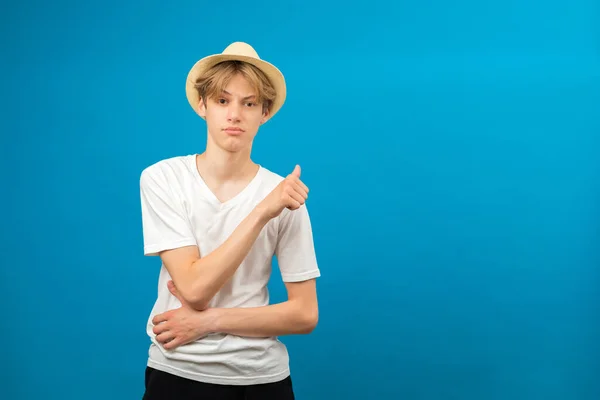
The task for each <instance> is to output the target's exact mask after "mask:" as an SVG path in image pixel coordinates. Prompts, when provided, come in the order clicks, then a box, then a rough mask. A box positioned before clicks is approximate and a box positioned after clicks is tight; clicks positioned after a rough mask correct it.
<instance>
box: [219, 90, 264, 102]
mask: <svg viewBox="0 0 600 400" xmlns="http://www.w3.org/2000/svg"><path fill="white" fill-rule="evenodd" d="M223 93H225V94H227V95H229V96H231V93H229V92H228V91H227V90H223ZM255 97H256V95H250V96H246V97H244V98H243V99H242V100H250V99H253V98H255Z"/></svg>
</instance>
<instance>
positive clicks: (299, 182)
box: [296, 179, 309, 194]
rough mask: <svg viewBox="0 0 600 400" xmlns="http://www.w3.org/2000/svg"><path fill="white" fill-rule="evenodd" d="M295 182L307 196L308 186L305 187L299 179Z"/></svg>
mask: <svg viewBox="0 0 600 400" xmlns="http://www.w3.org/2000/svg"><path fill="white" fill-rule="evenodd" d="M296 182H297V183H298V185H300V187H301V188H302V189H304V190H305V191H306V193H307V194H308V192H309V190H308V186H306V185H305V184H304V182H302V181H301V180H300V179H298V180H297V181H296Z"/></svg>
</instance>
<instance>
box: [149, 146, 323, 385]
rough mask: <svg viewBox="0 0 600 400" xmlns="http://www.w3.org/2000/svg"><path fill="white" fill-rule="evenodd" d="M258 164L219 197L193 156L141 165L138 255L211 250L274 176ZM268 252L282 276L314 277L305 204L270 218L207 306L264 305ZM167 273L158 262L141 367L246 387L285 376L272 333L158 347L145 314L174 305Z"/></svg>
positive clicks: (282, 353)
mask: <svg viewBox="0 0 600 400" xmlns="http://www.w3.org/2000/svg"><path fill="white" fill-rule="evenodd" d="M282 179H283V177H282V176H280V175H277V174H275V173H273V172H271V171H269V170H267V169H265V168H263V167H260V168H259V171H258V173H257V175H256V176H255V177H254V178H253V179H252V181H251V182H250V183H249V184H248V185H247V186H246V187H245V188H244V189H243V190H242V191H241V192H240V193H239V194H238V195H237V196H235V197H234V198H232V199H231V200H229V201H226V202H224V203H221V202H220V201H219V200H218V199H217V197H216V196H215V195H214V194H213V192H212V191H211V190H210V189H209V188H208V186H207V185H206V183H205V182H204V180H203V179H202V177H201V176H200V174H199V173H198V170H197V168H196V155H195V154H192V155H187V156H180V157H173V158H169V159H166V160H162V161H159V162H157V163H156V164H153V165H151V166H149V167H148V168H146V169H145V170H144V171H143V172H142V174H141V178H140V190H141V205H142V222H143V236H144V254H145V255H157V254H158V253H159V252H160V251H163V250H167V249H174V248H178V247H182V246H190V245H196V246H198V247H199V250H200V256H201V257H203V256H206V255H208V254H209V253H210V252H212V251H213V250H215V249H217V248H218V247H219V246H220V245H221V244H222V243H223V242H224V241H225V240H226V239H227V238H228V237H229V236H230V235H231V233H232V232H233V231H234V230H235V229H236V227H237V226H238V225H239V224H240V222H241V221H242V220H243V219H244V218H245V217H246V216H247V215H248V214H249V213H250V212H251V211H252V209H253V208H254V207H255V206H256V205H257V204H258V203H259V202H260V201H261V200H262V199H264V198H265V196H266V195H267V194H269V193H270V192H271V190H273V189H274V188H275V186H277V185H278V184H279V182H281V180H282ZM273 255H276V256H277V261H278V264H279V267H280V271H281V276H282V278H283V281H284V282H298V281H304V280H308V279H312V278H317V277H319V276H320V271H319V268H318V265H317V260H316V256H315V249H314V245H313V236H312V229H311V223H310V218H309V215H308V211H307V208H306V206H302V207H301V208H299V209H298V210H295V211H290V210H288V209H284V210H283V212H282V213H281V214H280V215H279V217H277V218H274V219H272V220H270V221H269V222H268V223H267V225H266V226H265V227H264V228H263V230H262V231H261V233H260V235H259V236H258V238H257V240H256V241H255V243H254V245H253V246H252V249H251V250H250V252H249V253H248V256H247V257H246V258H245V259H244V261H243V262H242V263H241V265H240V266H239V267H238V269H237V270H236V272H235V274H234V275H233V277H232V278H231V279H230V280H229V281H228V282H227V283H226V284H225V286H223V287H222V288H221V290H220V291H219V292H218V293H217V294H216V295H215V297H214V298H213V299H212V300H211V302H210V305H209V306H210V307H223V308H229V307H259V306H266V305H268V304H269V293H268V290H267V283H268V281H269V278H270V275H271V262H272V259H273ZM170 279H171V278H170V276H169V273H168V272H167V270H166V268H165V267H164V265H161V269H160V275H159V279H158V297H157V299H156V302H155V304H154V307H153V309H152V312H151V314H150V317H149V318H148V323H147V328H146V330H147V333H148V336H149V337H150V338H151V341H152V343H151V345H150V349H149V358H148V366H150V367H152V368H155V369H158V370H161V371H165V372H169V373H172V374H174V375H178V376H181V377H184V378H188V379H194V380H197V381H202V382H208V383H216V384H229V385H248V384H261V383H269V382H276V381H279V380H281V379H284V378H286V377H287V376H288V375H289V374H290V370H289V358H288V352H287V349H286V347H285V345H284V344H283V343H282V342H280V341H279V340H277V338H276V337H269V338H251V337H240V336H235V335H226V334H221V333H217V334H210V335H208V336H206V337H204V338H201V339H199V340H197V341H195V342H192V343H190V344H187V345H184V346H180V347H178V348H176V349H174V350H165V349H164V348H163V347H162V346H161V345H160V344H159V343H158V342H157V341H156V339H155V334H154V333H153V332H152V328H153V324H152V318H153V317H154V316H155V315H157V314H160V313H163V312H165V311H167V310H171V309H174V308H178V307H179V306H180V305H181V304H180V303H179V301H178V300H177V298H175V297H174V296H173V295H172V294H171V293H170V292H169V290H168V288H167V282H168V281H169V280H170Z"/></svg>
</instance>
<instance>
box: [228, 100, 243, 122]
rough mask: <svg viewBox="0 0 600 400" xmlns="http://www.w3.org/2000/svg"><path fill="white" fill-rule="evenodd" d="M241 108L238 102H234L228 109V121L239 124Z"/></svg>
mask: <svg viewBox="0 0 600 400" xmlns="http://www.w3.org/2000/svg"><path fill="white" fill-rule="evenodd" d="M240 111H241V110H240V106H239V104H237V102H234V101H232V102H231V103H229V107H228V108H227V120H229V121H232V122H237V121H239V120H240Z"/></svg>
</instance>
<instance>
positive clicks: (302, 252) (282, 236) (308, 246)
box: [275, 205, 321, 282]
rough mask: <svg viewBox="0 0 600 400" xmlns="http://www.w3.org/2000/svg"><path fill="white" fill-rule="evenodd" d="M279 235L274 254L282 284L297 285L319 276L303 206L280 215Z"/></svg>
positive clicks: (309, 226)
mask: <svg viewBox="0 0 600 400" xmlns="http://www.w3.org/2000/svg"><path fill="white" fill-rule="evenodd" d="M285 211H289V210H284V212H285ZM278 235H279V237H278V241H277V246H276V248H275V255H276V257H277V263H278V264H279V269H280V271H281V278H282V280H283V281H284V282H300V281H306V280H309V279H313V278H318V277H319V276H321V273H320V270H319V266H318V264H317V258H316V255H315V247H314V241H313V233H312V227H311V222H310V217H309V214H308V209H307V208H306V205H303V206H302V207H300V208H299V209H297V210H293V211H289V212H287V213H286V214H284V215H282V216H281V220H280V222H279V232H278Z"/></svg>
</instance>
